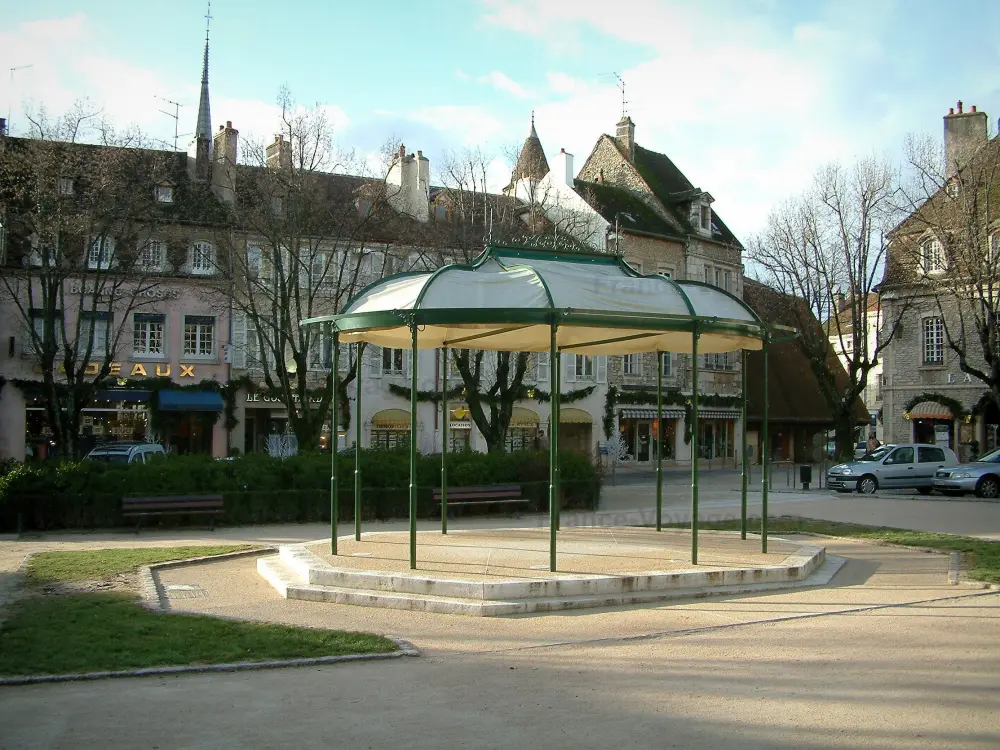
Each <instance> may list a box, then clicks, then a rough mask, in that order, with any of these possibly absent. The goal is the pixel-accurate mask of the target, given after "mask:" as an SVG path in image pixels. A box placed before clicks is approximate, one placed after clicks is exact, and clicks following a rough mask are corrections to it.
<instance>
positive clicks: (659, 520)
mask: <svg viewBox="0 0 1000 750" xmlns="http://www.w3.org/2000/svg"><path fill="white" fill-rule="evenodd" d="M656 530H657V531H663V352H657V353H656Z"/></svg>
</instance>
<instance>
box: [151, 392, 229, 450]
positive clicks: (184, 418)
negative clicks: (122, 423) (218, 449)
mask: <svg viewBox="0 0 1000 750" xmlns="http://www.w3.org/2000/svg"><path fill="white" fill-rule="evenodd" d="M156 407H157V408H156V414H155V415H154V420H153V421H154V428H155V433H156V435H157V438H158V439H157V442H159V443H161V444H162V445H163V446H164V448H166V450H167V453H180V454H185V453H207V454H210V455H212V454H213V452H214V451H213V449H214V447H215V446H214V440H213V435H214V432H215V425H216V423H217V422H219V421H220V420H221V417H222V412H223V408H224V407H223V402H222V395H221V394H220V393H219V392H218V391H214V390H213V391H200V390H179V389H178V390H166V389H165V390H162V391H160V392H159V393H158V394H157V403H156Z"/></svg>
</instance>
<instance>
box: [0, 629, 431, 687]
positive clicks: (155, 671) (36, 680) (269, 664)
mask: <svg viewBox="0 0 1000 750" xmlns="http://www.w3.org/2000/svg"><path fill="white" fill-rule="evenodd" d="M390 640H391V641H393V642H394V643H395V644H396V645H397V646H399V651H394V652H393V653H391V654H347V655H344V656H318V657H313V658H307V659H284V660H281V661H246V662H235V663H232V664H200V665H194V666H187V667H150V668H148V669H126V670H122V671H118V672H81V673H79V674H42V675H25V676H24V677H0V686H14V685H37V684H40V683H43V682H81V681H84V680H106V679H117V678H122V677H163V676H167V675H175V674H211V673H215V672H245V671H250V670H255V669H286V668H288V667H313V666H324V665H327V664H341V663H344V662H355V661H383V660H385V659H400V658H402V657H404V656H420V650H419V649H417V648H416V647H415V646H414V645H413V644H412V643H410V642H409V641H404V640H400V639H398V638H391V639H390Z"/></svg>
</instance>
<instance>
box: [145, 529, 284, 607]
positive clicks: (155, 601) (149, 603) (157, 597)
mask: <svg viewBox="0 0 1000 750" xmlns="http://www.w3.org/2000/svg"><path fill="white" fill-rule="evenodd" d="M275 551H277V547H273V546H270V545H265V546H261V547H255V548H254V549H247V550H240V551H239V552H226V553H224V554H221V555H203V556H202V557H189V558H186V559H184V560H166V561H164V562H159V563H153V564H152V565H143V566H142V567H141V568H139V598H140V599H141V602H140V603H141V604H142V606H143V607H145V608H146V609H149V610H151V611H153V612H166V611H167V598H166V597H165V596H164V595H163V592H162V591H161V589H160V585H159V584H158V583H157V582H156V577H155V576H154V575H153V571H154V570H165V569H167V568H179V567H181V566H183V565H194V564H197V563H204V562H212V561H213V560H229V559H232V558H237V557H253V556H255V555H264V554H268V553H273V552H275Z"/></svg>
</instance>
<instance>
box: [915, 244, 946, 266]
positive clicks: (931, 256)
mask: <svg viewBox="0 0 1000 750" xmlns="http://www.w3.org/2000/svg"><path fill="white" fill-rule="evenodd" d="M920 268H921V269H922V270H923V272H924V273H934V272H935V271H943V270H944V269H945V258H944V246H943V245H942V244H941V240H939V239H937V238H936V237H932V238H930V239H928V240H925V241H924V242H923V244H922V245H921V246H920Z"/></svg>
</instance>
